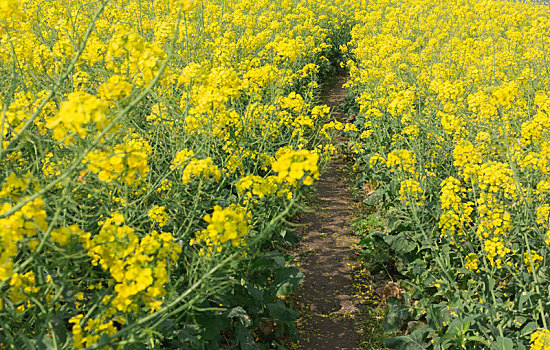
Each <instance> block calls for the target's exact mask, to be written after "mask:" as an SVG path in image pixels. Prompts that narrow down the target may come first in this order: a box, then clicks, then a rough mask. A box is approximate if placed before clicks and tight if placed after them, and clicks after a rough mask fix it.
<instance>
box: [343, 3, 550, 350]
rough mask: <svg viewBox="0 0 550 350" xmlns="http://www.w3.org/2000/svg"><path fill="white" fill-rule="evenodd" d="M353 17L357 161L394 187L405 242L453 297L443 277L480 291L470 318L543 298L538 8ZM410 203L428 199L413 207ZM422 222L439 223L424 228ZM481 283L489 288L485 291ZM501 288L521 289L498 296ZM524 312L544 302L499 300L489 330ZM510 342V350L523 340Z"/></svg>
mask: <svg viewBox="0 0 550 350" xmlns="http://www.w3.org/2000/svg"><path fill="white" fill-rule="evenodd" d="M356 18H357V20H358V23H357V25H355V26H354V27H353V29H352V32H351V36H352V39H351V41H350V42H349V43H348V44H347V45H346V47H345V48H346V50H347V51H348V57H349V58H350V59H349V60H348V61H347V62H345V64H344V65H345V66H346V67H347V68H348V69H349V72H350V81H349V82H348V83H347V84H346V86H347V87H348V88H349V91H350V93H352V94H354V97H355V102H356V103H357V109H358V111H359V113H358V116H357V118H356V121H355V124H356V125H358V126H359V125H360V126H362V128H359V132H358V133H357V135H356V136H354V140H355V141H356V142H360V143H362V144H363V148H364V149H365V150H366V151H365V154H364V155H362V154H358V155H357V156H356V157H355V158H356V160H357V162H356V165H357V167H358V169H359V170H361V168H362V167H364V166H365V165H366V166H367V167H370V168H374V171H373V170H370V169H367V170H365V172H366V173H368V174H373V173H375V174H376V176H378V174H384V176H385V177H386V179H387V181H388V182H390V179H391V180H392V181H391V183H389V184H388V186H387V188H389V189H391V190H392V192H393V191H394V192H398V193H392V194H395V195H396V196H395V197H396V198H397V199H398V200H399V201H400V203H397V202H396V203H395V205H396V206H398V208H399V209H400V211H399V219H400V220H401V219H402V220H406V221H407V222H408V223H410V224H411V225H412V226H413V227H414V228H415V230H417V231H418V232H419V234H418V236H416V237H415V238H414V240H415V241H414V242H413V243H414V244H416V245H418V246H419V247H430V253H428V254H433V256H432V258H430V259H433V260H432V261H431V262H430V263H429V264H435V265H437V268H435V267H434V268H433V269H430V270H431V272H434V273H435V274H436V275H437V277H436V278H443V279H445V280H446V281H445V282H447V283H448V285H449V286H454V288H456V290H455V291H454V292H455V293H458V294H460V293H462V291H463V288H466V287H464V286H461V285H455V284H456V283H457V280H455V279H454V277H449V276H450V275H452V273H451V274H450V275H448V274H447V272H446V271H443V270H452V271H456V270H455V269H460V271H463V272H461V273H463V274H464V275H465V277H464V279H465V280H464V281H466V280H467V281H468V282H467V284H468V287H467V288H468V289H469V290H474V289H475V290H476V291H477V292H476V293H480V294H481V295H479V298H478V299H476V300H473V301H471V302H469V303H468V306H467V307H465V308H464V310H468V312H472V311H471V310H474V309H475V310H481V309H482V307H481V303H482V302H481V301H480V300H486V301H487V300H490V299H492V300H493V302H494V303H495V305H494V307H495V309H498V310H500V308H502V307H503V306H502V302H500V301H495V300H510V305H511V304H512V303H515V302H517V300H518V298H520V295H522V293H523V295H524V294H525V293H528V292H533V291H534V290H535V291H536V292H537V293H538V295H539V296H540V297H541V298H542V299H543V300H544V298H545V294H544V292H542V291H543V290H547V289H548V281H546V279H545V278H541V277H540V276H542V275H543V273H542V272H541V271H543V270H544V269H547V268H548V263H547V261H546V260H547V259H546V256H547V255H548V252H549V250H550V246H549V243H550V238H549V237H550V220H549V218H550V205H549V204H548V203H549V202H548V201H549V200H550V178H549V174H550V91H549V88H548V87H549V86H550V76H549V75H548V74H547V72H546V70H545V68H544V67H543V66H542V65H541V64H540V62H541V60H543V57H547V56H548V47H549V46H547V45H550V40H549V37H548V35H547V33H548V29H549V28H550V20H549V16H548V6H547V4H543V5H539V4H537V2H534V1H533V2H531V1H527V2H521V3H520V2H501V1H491V0H489V1H470V0H467V1H462V2H440V1H435V0H426V1H424V0H422V1H419V0H399V1H392V2H388V1H375V2H371V3H369V4H367V5H366V8H365V10H364V11H363V12H362V13H361V15H358V16H356ZM350 135H353V134H350ZM396 177H397V178H396ZM394 180H396V181H394ZM395 182H398V183H400V184H401V186H400V188H398V189H396V190H394V187H393V184H394V183H395ZM420 196H425V198H427V199H426V200H423V202H424V201H431V203H425V206H424V208H422V209H419V208H417V205H416V204H417V203H416V201H418V200H419V199H418V198H420ZM412 199H414V200H412ZM427 208H435V210H434V211H432V212H430V210H424V209H427ZM434 221H435V222H437V223H438V227H437V228H435V227H434V228H433V230H426V227H433V226H432V225H433V222H434ZM420 233H422V235H420ZM432 233H433V235H432ZM396 234H398V233H396ZM442 260H443V261H444V262H445V263H442ZM464 267H465V268H464ZM436 270H437V272H435V271H436ZM474 272H475V273H474ZM453 276H454V275H453ZM416 277H417V278H419V279H422V278H423V277H420V276H416ZM487 279H491V280H495V281H497V282H496V283H495V287H494V288H493V290H492V291H490V293H489V291H486V280H487ZM511 284H514V285H516V286H522V287H519V289H517V290H514V291H513V293H514V295H510V293H511V290H512V289H511V288H510V287H509V286H510V285H511ZM473 286H476V287H475V288H474V287H473ZM533 286H535V287H533ZM533 288H534V289H533ZM451 289H452V288H451ZM451 289H450V290H451ZM484 290H485V291H484ZM449 293H452V292H449ZM449 295H450V294H449ZM495 295H498V296H497V297H495ZM476 297H477V296H476ZM453 298H454V297H451V298H449V300H447V301H448V302H449V303H450V302H454V301H453V300H454V299H453ZM426 300H427V299H426ZM475 312H478V311H475ZM522 312H527V313H529V314H530V316H529V317H531V321H534V322H538V323H540V324H539V326H544V327H545V328H546V324H545V323H544V322H545V321H546V320H547V319H548V317H547V313H548V308H547V307H546V306H542V305H539V306H537V307H535V306H534V305H533V306H532V307H531V309H530V310H529V311H525V309H524V310H523V311H518V310H516V309H514V307H512V306H510V310H509V313H508V314H507V316H502V315H500V314H497V316H491V317H493V320H492V321H491V322H493V321H494V320H498V321H495V322H500V323H499V324H500V325H502V327H503V328H507V327H508V326H507V325H506V324H512V323H513V321H514V320H515V317H518V315H519V314H521V313H522ZM499 317H502V319H499ZM505 319H506V320H507V321H503V320H505ZM541 320H544V321H541ZM505 322H508V323H505ZM509 329H510V332H511V333H510V334H512V333H514V332H515V330H512V328H509ZM509 329H505V330H504V334H507V332H508V330H509ZM547 332H548V331H547V330H543V331H539V332H537V333H535V334H534V335H533V336H532V340H531V348H532V349H542V348H546V346H547V344H546V343H545V341H546V340H547V338H548V333H547ZM518 334H519V333H517V332H516V333H514V337H516V336H517V339H515V340H514V342H515V341H516V340H517V342H518V343H517V344H518V345H519V344H520V343H521V344H524V345H527V339H521V340H520V339H519V337H525V335H521V336H520V335H518ZM545 339H546V340H545Z"/></svg>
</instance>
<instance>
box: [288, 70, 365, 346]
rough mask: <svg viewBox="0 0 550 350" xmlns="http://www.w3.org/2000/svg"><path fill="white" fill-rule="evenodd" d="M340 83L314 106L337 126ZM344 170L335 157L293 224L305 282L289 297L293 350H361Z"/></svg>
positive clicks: (355, 251)
mask: <svg viewBox="0 0 550 350" xmlns="http://www.w3.org/2000/svg"><path fill="white" fill-rule="evenodd" d="M345 81H346V77H345V76H344V75H338V76H336V77H335V78H333V80H332V81H329V82H328V83H327V84H326V85H325V88H324V90H323V94H322V96H321V97H322V98H321V101H320V102H321V104H326V105H328V106H329V107H331V109H332V111H333V115H335V116H336V118H337V119H338V120H340V121H342V122H343V121H344V120H343V119H344V115H343V113H342V112H341V111H340V109H339V105H340V104H341V103H342V102H343V101H344V98H345V92H344V89H343V88H342V84H344V83H345ZM337 141H341V139H340V140H337ZM344 169H345V168H344V160H343V159H342V158H341V157H339V156H336V157H335V158H334V159H333V160H332V161H331V163H330V164H329V165H328V167H327V168H326V169H325V171H324V172H323V173H322V175H321V178H320V180H319V181H318V182H317V198H316V200H315V201H314V203H312V207H311V208H310V209H311V211H309V212H306V213H304V214H303V216H302V217H301V218H299V219H298V221H299V223H301V224H302V225H303V226H302V227H301V228H300V229H299V230H298V234H299V235H300V236H301V237H302V241H301V242H300V243H299V244H298V245H297V247H296V249H295V251H294V254H295V261H296V264H297V266H298V268H299V269H300V270H301V271H302V272H303V273H304V274H305V279H304V281H303V282H302V284H301V285H300V286H299V287H298V288H297V290H296V291H295V292H294V294H293V297H292V300H293V302H294V304H295V308H296V309H297V311H299V312H300V314H301V318H300V319H299V320H298V332H299V341H298V342H297V343H296V344H294V345H293V347H294V348H295V349H360V348H361V346H360V343H361V330H360V329H358V326H357V324H358V322H357V318H358V317H360V312H359V305H360V303H361V302H363V301H364V300H363V299H364V294H365V293H364V292H365V291H361V290H358V287H357V285H356V283H354V273H356V271H357V269H358V268H360V266H361V262H360V259H359V250H360V249H359V247H358V246H357V243H358V238H357V237H356V236H354V235H352V234H351V232H350V223H351V222H352V221H353V220H354V212H355V210H354V208H355V207H356V205H354V203H353V199H352V198H353V197H352V194H351V193H350V191H349V190H348V187H347V185H346V183H345V178H346V176H345V170H344ZM359 289H360V288H359ZM367 294H368V293H367Z"/></svg>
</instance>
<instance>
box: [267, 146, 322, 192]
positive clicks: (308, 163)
mask: <svg viewBox="0 0 550 350" xmlns="http://www.w3.org/2000/svg"><path fill="white" fill-rule="evenodd" d="M318 160H319V154H317V153H315V152H311V151H308V150H298V151H292V150H290V151H288V152H287V151H283V152H282V153H279V154H278V155H277V159H276V160H275V162H273V164H271V167H272V168H273V171H274V172H276V173H277V181H278V182H287V183H289V184H290V185H294V184H295V183H296V181H298V180H302V183H303V184H304V185H306V186H309V185H311V184H313V179H314V178H315V179H318V178H319V168H318V167H317V162H318Z"/></svg>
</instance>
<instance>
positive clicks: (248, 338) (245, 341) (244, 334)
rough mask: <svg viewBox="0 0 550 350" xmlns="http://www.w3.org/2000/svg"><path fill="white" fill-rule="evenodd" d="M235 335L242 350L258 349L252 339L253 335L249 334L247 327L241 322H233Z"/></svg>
mask: <svg viewBox="0 0 550 350" xmlns="http://www.w3.org/2000/svg"><path fill="white" fill-rule="evenodd" d="M235 336H236V339H237V344H238V345H239V348H240V349H242V350H256V349H260V347H259V346H258V344H256V342H255V341H254V337H253V336H252V334H250V331H249V330H248V328H246V327H245V326H244V325H243V324H242V323H241V322H236V324H235Z"/></svg>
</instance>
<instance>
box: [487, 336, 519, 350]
mask: <svg viewBox="0 0 550 350" xmlns="http://www.w3.org/2000/svg"><path fill="white" fill-rule="evenodd" d="M515 349H516V346H515V345H514V342H513V341H512V339H510V338H506V337H497V341H496V342H495V343H493V344H491V350H515Z"/></svg>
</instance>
